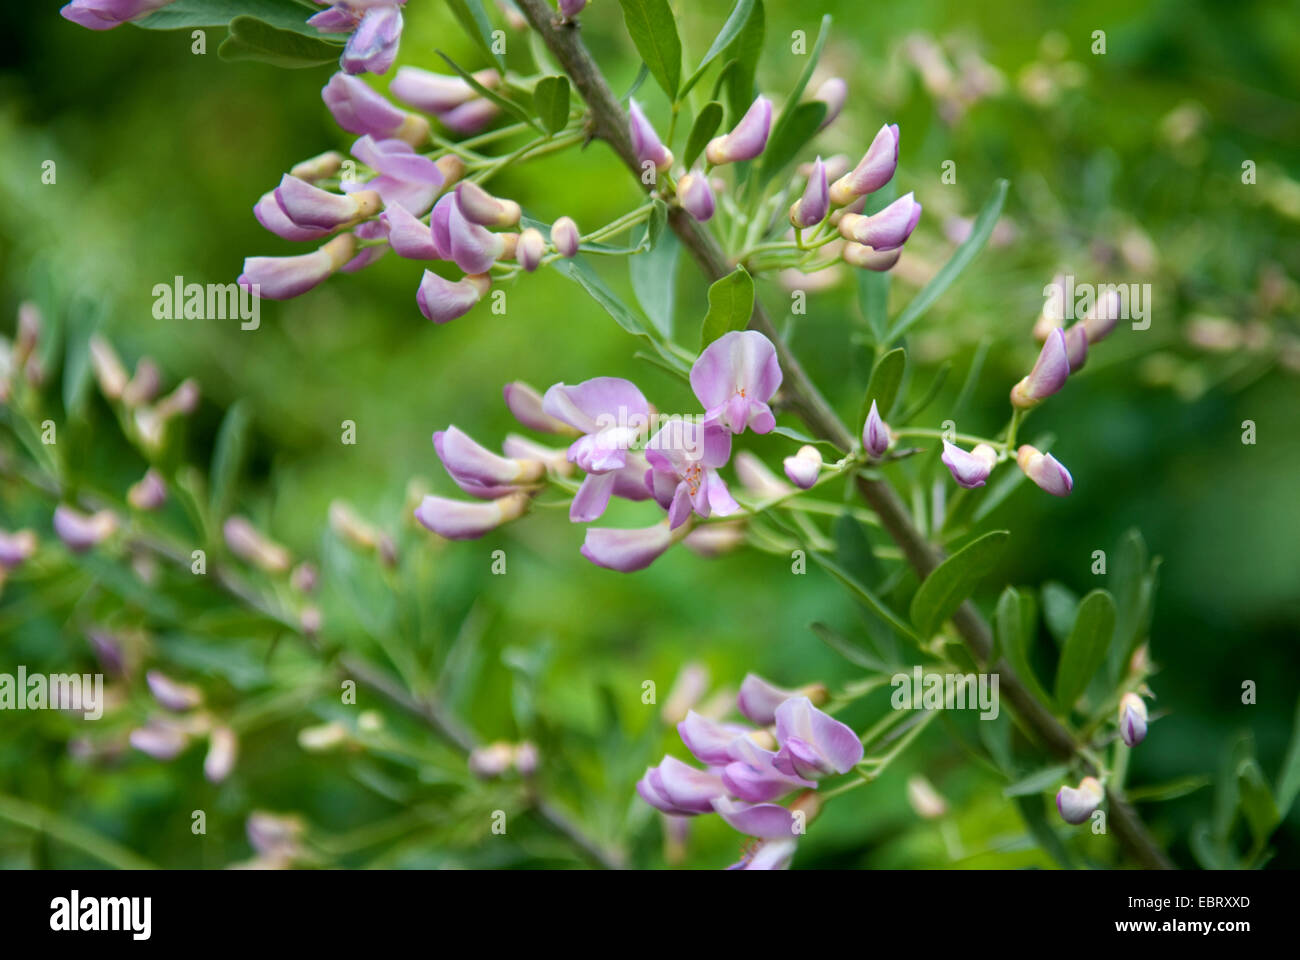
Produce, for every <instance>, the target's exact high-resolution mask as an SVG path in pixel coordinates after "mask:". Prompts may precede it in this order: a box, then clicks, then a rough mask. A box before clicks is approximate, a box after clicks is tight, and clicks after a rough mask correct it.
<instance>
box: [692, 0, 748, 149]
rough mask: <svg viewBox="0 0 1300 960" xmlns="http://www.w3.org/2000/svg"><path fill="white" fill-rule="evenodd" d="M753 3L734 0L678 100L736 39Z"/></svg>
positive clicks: (746, 0)
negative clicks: (728, 13)
mask: <svg viewBox="0 0 1300 960" xmlns="http://www.w3.org/2000/svg"><path fill="white" fill-rule="evenodd" d="M754 3H755V0H736V5H735V6H734V7H732V8H731V14H730V15H729V16H728V17H727V22H726V23H724V24H723V25H722V29H721V30H719V31H718V35H717V36H716V37H714V38H713V43H711V44H710V45H709V49H708V50H707V51H706V52H705V54H704V56H703V57H702V58H701V59H700V64H699V66H697V67H696V68H695V72H694V73H692V74H691V75H690V77H688V78H687V80H686V82H685V83H683V84H682V89H681V91H680V92H679V93H678V95H677V98H678V99H679V100H680V99H683V98H684V97H685V96H686V94H688V93H690V92H691V88H692V87H694V86H695V84H696V83H698V82H699V79H700V77H702V76H703V75H704V71H705V70H706V69H708V66H709V64H711V63H712V62H713V61H714V60H715V59H716V58H717V56H718V54H720V53H722V51H723V50H725V49H727V46H728V44H730V43H731V41H733V40H735V39H736V37H737V36H738V35H739V33H740V31H741V30H742V29H743V28H744V26H745V24H746V23H748V22H749V18H750V15H751V14H752V13H753V12H754ZM760 15H761V11H760ZM690 166H691V162H690V161H689V160H687V161H686V167H687V169H690Z"/></svg>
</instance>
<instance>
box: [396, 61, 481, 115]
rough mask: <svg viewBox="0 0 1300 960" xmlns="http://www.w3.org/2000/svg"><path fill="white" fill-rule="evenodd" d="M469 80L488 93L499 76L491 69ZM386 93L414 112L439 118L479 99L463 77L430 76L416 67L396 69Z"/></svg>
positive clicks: (430, 74)
mask: <svg viewBox="0 0 1300 960" xmlns="http://www.w3.org/2000/svg"><path fill="white" fill-rule="evenodd" d="M473 76H474V79H475V80H476V81H477V82H478V83H480V84H482V85H483V86H484V87H486V88H487V89H489V90H491V89H493V88H495V87H496V86H497V85H498V84H500V83H501V74H499V73H497V72H496V71H495V70H492V69H487V70H480V71H478V72H477V73H475V74H474V75H473ZM388 92H389V93H391V94H392V95H393V96H395V97H396V98H397V99H398V100H401V101H402V102H403V103H406V104H409V105H410V106H412V107H415V109H417V110H423V111H424V112H425V113H432V114H435V115H437V116H439V117H441V116H442V115H443V114H445V113H448V112H449V111H452V110H455V109H456V108H457V107H460V106H464V105H465V104H467V103H469V102H470V101H472V100H475V99H478V98H479V96H480V94H479V92H478V91H477V90H475V89H474V87H472V86H470V84H469V82H468V81H467V80H466V79H465V78H464V77H452V76H447V75H446V74H441V73H431V72H430V71H428V70H421V69H420V68H419V67H399V68H398V69H397V75H396V76H394V77H393V82H392V83H390V84H389V85H388Z"/></svg>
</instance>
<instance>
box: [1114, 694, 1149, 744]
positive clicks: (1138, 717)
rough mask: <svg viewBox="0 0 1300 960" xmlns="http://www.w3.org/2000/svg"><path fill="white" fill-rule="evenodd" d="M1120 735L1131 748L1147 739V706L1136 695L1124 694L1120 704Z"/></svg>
mask: <svg viewBox="0 0 1300 960" xmlns="http://www.w3.org/2000/svg"><path fill="white" fill-rule="evenodd" d="M1119 734H1120V736H1121V737H1123V738H1124V743H1125V744H1127V745H1128V746H1130V747H1136V746H1137V745H1138V744H1139V743H1141V742H1142V741H1143V740H1145V739H1146V735H1147V705H1146V704H1145V703H1143V702H1142V698H1141V697H1139V696H1138V695H1137V694H1136V693H1126V694H1124V697H1123V699H1121V700H1120V702H1119Z"/></svg>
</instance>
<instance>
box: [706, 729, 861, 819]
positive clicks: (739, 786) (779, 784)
mask: <svg viewBox="0 0 1300 960" xmlns="http://www.w3.org/2000/svg"><path fill="white" fill-rule="evenodd" d="M850 732H851V731H850ZM855 739H856V738H855ZM730 750H731V755H732V760H731V762H730V763H728V764H727V765H726V766H724V767H723V768H722V782H723V784H725V785H726V787H727V790H728V792H729V793H730V794H731V795H732V796H733V797H737V798H738V799H740V800H745V801H747V802H749V803H766V802H767V801H769V800H778V799H780V798H781V797H784V796H785V795H786V794H789V793H793V792H794V791H795V790H800V789H806V788H808V787H815V786H816V785H817V784H816V783H815V782H814V781H812V780H807V779H805V778H803V777H800V776H797V775H794V774H791V773H790V772H788V771H783V770H782V769H781V765H782V763H781V760H780V756H781V755H780V754H779V753H777V752H776V751H774V750H765V749H763V748H762V747H760V746H759V745H758V744H757V743H755V742H754V741H753V740H752V739H750V738H749V737H739V738H737V739H736V740H735V741H733V742H732V744H731V748H730Z"/></svg>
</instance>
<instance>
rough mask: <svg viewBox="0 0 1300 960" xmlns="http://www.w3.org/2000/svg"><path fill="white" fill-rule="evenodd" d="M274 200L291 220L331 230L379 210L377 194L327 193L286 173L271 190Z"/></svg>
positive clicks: (307, 225)
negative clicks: (273, 192)
mask: <svg viewBox="0 0 1300 960" xmlns="http://www.w3.org/2000/svg"><path fill="white" fill-rule="evenodd" d="M275 202H276V203H278V204H279V205H280V209H281V210H282V211H284V215H285V216H286V217H288V218H289V219H290V221H292V222H293V223H295V224H297V225H298V226H300V227H315V228H316V229H318V230H332V229H333V228H335V227H341V226H343V225H344V224H345V223H351V222H353V221H354V220H360V219H363V218H365V217H369V216H371V215H373V214H375V213H378V212H379V204H380V200H379V194H378V193H376V192H375V191H373V190H360V191H357V192H356V193H353V194H348V195H343V194H337V193H330V192H329V191H328V190H322V189H321V188H320V187H313V186H312V185H311V184H310V183H307V182H306V181H305V180H299V179H298V178H297V177H294V176H290V175H289V174H287V173H286V174H285V175H284V176H283V177H282V178H281V179H280V185H279V186H278V187H276V189H275Z"/></svg>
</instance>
